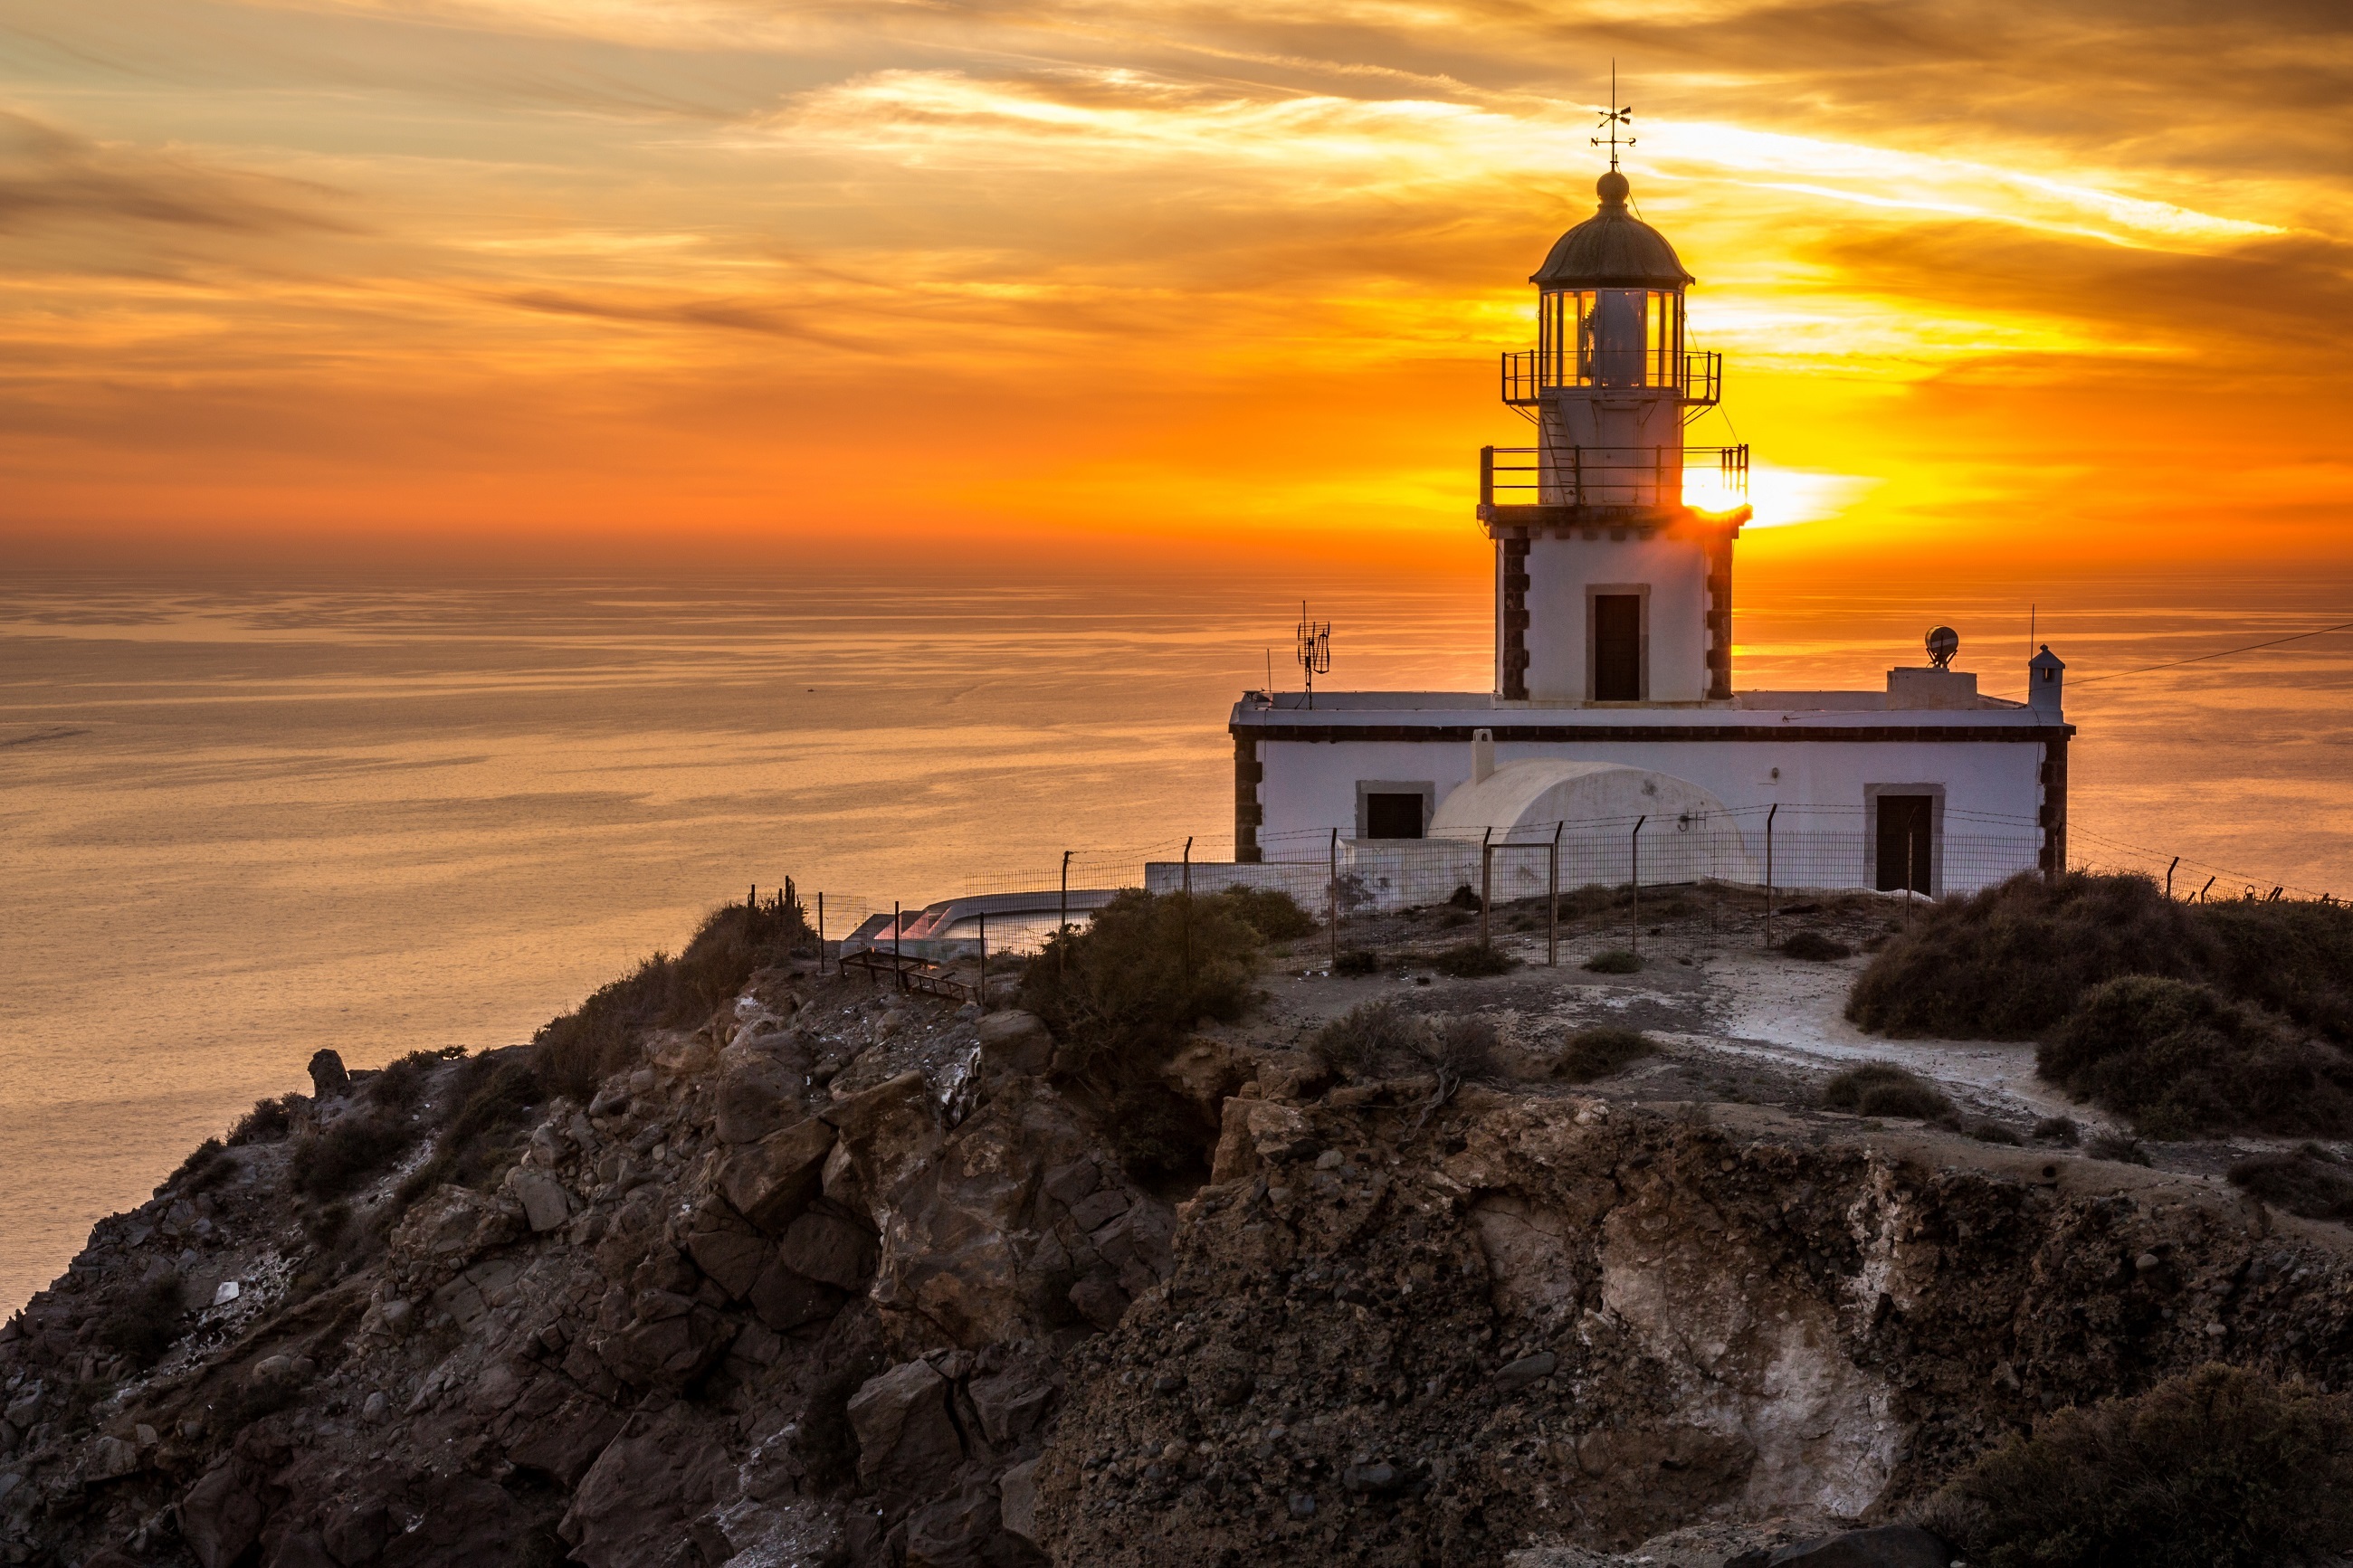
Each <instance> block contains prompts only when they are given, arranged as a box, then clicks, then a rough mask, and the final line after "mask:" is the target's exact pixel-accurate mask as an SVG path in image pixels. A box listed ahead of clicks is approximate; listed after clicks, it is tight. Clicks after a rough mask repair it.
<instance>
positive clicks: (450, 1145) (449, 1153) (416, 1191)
mask: <svg viewBox="0 0 2353 1568" xmlns="http://www.w3.org/2000/svg"><path fill="white" fill-rule="evenodd" d="M452 1076H453V1081H452V1083H451V1084H450V1087H449V1094H448V1100H446V1101H445V1102H444V1103H445V1104H455V1105H456V1107H457V1110H456V1111H455V1113H454V1114H452V1115H451V1116H450V1117H449V1120H448V1124H447V1125H445V1126H444V1127H443V1128H442V1129H441V1131H440V1134H439V1136H438V1137H437V1138H436V1139H435V1140H434V1142H433V1156H432V1158H431V1159H429V1160H427V1161H426V1162H425V1163H423V1164H422V1165H419V1166H418V1167H417V1169H416V1170H414V1171H412V1172H410V1173H409V1174H408V1176H407V1179H406V1180H405V1181H403V1182H402V1183H401V1184H400V1193H399V1202H398V1204H397V1205H396V1207H398V1208H401V1209H406V1207H407V1206H408V1205H410V1204H412V1203H414V1202H416V1201H417V1199H418V1198H420V1197H422V1196H424V1195H425V1194H427V1193H429V1192H431V1191H432V1190H433V1189H434V1188H436V1187H438V1186H440V1185H442V1184H444V1183H455V1184H458V1185H459V1186H479V1185H480V1184H482V1183H483V1182H484V1181H486V1180H487V1179H488V1178H490V1177H491V1176H493V1175H496V1174H498V1173H501V1172H502V1171H504V1170H505V1169H506V1167H507V1166H508V1165H509V1164H511V1163H512V1159H511V1155H512V1152H513V1145H514V1143H515V1141H516V1140H515V1134H517V1133H518V1132H520V1131H522V1129H523V1128H524V1127H527V1126H528V1125H530V1122H531V1113H532V1111H533V1110H534V1109H535V1108H536V1107H537V1106H538V1104H539V1103H540V1102H541V1101H543V1100H545V1099H546V1098H547V1094H546V1090H545V1089H544V1087H543V1083H542V1080H541V1079H540V1076H539V1072H538V1065H537V1061H536V1059H535V1058H534V1056H533V1053H531V1052H530V1051H528V1050H525V1049H522V1048H521V1047H518V1048H516V1049H514V1050H511V1051H495V1052H485V1053H484V1054H482V1055H481V1056H479V1057H474V1058H470V1059H469V1060H467V1061H466V1062H464V1063H463V1064H461V1065H460V1066H459V1068H457V1069H456V1071H455V1073H454V1074H453V1075H452Z"/></svg>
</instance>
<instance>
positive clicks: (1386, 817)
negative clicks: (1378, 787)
mask: <svg viewBox="0 0 2353 1568" xmlns="http://www.w3.org/2000/svg"><path fill="white" fill-rule="evenodd" d="M1421 798H1422V797H1421V796H1420V795H1366V796H1365V837H1367V838H1419V837H1421Z"/></svg>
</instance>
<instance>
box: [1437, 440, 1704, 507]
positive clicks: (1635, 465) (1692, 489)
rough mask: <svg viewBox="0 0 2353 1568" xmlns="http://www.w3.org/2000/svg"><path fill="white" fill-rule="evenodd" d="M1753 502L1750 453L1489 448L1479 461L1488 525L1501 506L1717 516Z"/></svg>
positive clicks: (1481, 498) (1674, 449) (1481, 504)
mask: <svg viewBox="0 0 2353 1568" xmlns="http://www.w3.org/2000/svg"><path fill="white" fill-rule="evenodd" d="M1747 498H1748V448H1747V447H1745V446H1740V447H1482V448H1481V450H1480V453H1479V510H1480V515H1481V516H1482V517H1483V516H1486V515H1487V514H1488V513H1489V512H1490V510H1492V509H1493V508H1495V507H1498V506H1506V507H1515V506H1545V507H1637V508H1644V509H1650V508H1667V507H1682V506H1695V507H1699V508H1702V509H1704V510H1717V509H1729V508H1731V507H1735V506H1739V505H1742V504H1744V503H1745V502H1746V500H1747Z"/></svg>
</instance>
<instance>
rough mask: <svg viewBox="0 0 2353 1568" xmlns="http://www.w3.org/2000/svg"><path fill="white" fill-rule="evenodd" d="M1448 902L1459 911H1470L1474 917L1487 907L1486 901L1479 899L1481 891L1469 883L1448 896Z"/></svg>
mask: <svg viewBox="0 0 2353 1568" xmlns="http://www.w3.org/2000/svg"><path fill="white" fill-rule="evenodd" d="M1446 901H1447V902H1448V903H1450V904H1451V905H1453V906H1454V907H1455V908H1456V909H1458V910H1470V911H1471V912H1472V914H1474V915H1475V914H1477V913H1478V912H1479V911H1480V910H1482V909H1484V908H1485V907H1486V904H1485V901H1484V900H1482V899H1481V898H1480V897H1479V890H1478V889H1475V888H1473V887H1472V885H1471V884H1470V883H1468V882H1465V883H1463V884H1462V885H1461V887H1459V888H1457V889H1454V891H1453V892H1451V893H1450V894H1448V895H1447V898H1446Z"/></svg>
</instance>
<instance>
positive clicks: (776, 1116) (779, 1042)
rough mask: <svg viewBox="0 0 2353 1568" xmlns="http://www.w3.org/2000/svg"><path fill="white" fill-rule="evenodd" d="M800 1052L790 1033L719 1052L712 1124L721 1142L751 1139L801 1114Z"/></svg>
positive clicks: (803, 1071) (803, 1076) (804, 1080)
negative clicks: (717, 1084)
mask: <svg viewBox="0 0 2353 1568" xmlns="http://www.w3.org/2000/svg"><path fill="white" fill-rule="evenodd" d="M806 1054H807V1053H806V1051H805V1049H803V1048H802V1047H800V1046H799V1042H798V1040H797V1037H794V1036H791V1035H761V1036H755V1037H752V1038H750V1039H746V1040H742V1041H738V1042H737V1043H736V1044H734V1045H732V1046H729V1047H727V1048H726V1049H725V1050H723V1051H722V1052H720V1053H719V1088H718V1090H717V1093H716V1096H715V1100H716V1105H717V1119H716V1123H715V1125H716V1129H717V1131H718V1133H719V1141H720V1142H723V1143H756V1142H759V1141H760V1140H761V1139H763V1138H765V1137H767V1136H768V1135H769V1134H770V1133H772V1132H780V1131H784V1129H785V1128H786V1127H787V1126H789V1125H791V1124H792V1123H793V1122H795V1121H798V1120H799V1119H800V1115H801V1110H800V1097H801V1095H802V1094H803V1093H805V1092H806V1091H807V1089H808V1073H807V1065H806V1063H805V1061H804V1060H803V1059H802V1058H804V1057H805V1056H806Z"/></svg>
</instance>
